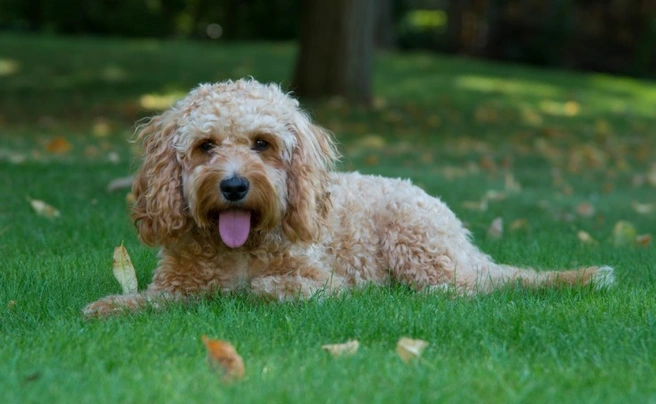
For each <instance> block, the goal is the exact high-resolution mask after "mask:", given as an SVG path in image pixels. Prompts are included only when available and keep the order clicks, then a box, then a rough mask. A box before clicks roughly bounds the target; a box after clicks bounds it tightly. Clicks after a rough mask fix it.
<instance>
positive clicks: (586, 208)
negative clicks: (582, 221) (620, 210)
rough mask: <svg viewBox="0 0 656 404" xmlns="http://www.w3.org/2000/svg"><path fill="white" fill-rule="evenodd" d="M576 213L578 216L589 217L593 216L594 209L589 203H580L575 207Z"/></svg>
mask: <svg viewBox="0 0 656 404" xmlns="http://www.w3.org/2000/svg"><path fill="white" fill-rule="evenodd" d="M576 213H577V214H578V215H579V216H583V217H591V216H593V215H594V214H595V207H594V205H593V204H591V203H590V202H581V203H579V204H578V205H576Z"/></svg>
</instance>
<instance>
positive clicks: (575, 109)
mask: <svg viewBox="0 0 656 404" xmlns="http://www.w3.org/2000/svg"><path fill="white" fill-rule="evenodd" d="M580 110H581V106H580V105H579V103H578V102H576V101H567V102H566V103H565V115H567V116H575V115H578V113H579V111H580Z"/></svg>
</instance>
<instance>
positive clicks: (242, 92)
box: [84, 80, 614, 316]
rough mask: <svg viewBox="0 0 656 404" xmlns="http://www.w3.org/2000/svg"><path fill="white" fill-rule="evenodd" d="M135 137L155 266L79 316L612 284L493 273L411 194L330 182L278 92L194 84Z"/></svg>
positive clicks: (327, 161)
mask: <svg viewBox="0 0 656 404" xmlns="http://www.w3.org/2000/svg"><path fill="white" fill-rule="evenodd" d="M138 138H139V139H140V140H141V141H142V142H143V164H142V166H141V168H140V170H139V171H138V173H137V174H136V177H135V180H134V184H133V192H134V195H135V197H136V203H135V205H134V208H133V213H132V218H133V220H134V222H135V224H136V226H137V228H138V231H139V235H140V238H141V240H142V241H143V242H145V243H146V244H149V245H153V246H160V247H161V250H160V256H159V264H158V267H157V269H156V270H155V273H154V276H153V281H152V283H151V284H150V286H149V287H148V289H147V290H146V291H143V292H140V293H136V294H127V295H113V296H108V297H105V298H103V299H100V300H98V301H96V302H94V303H91V304H90V305H88V306H87V307H86V308H85V309H84V312H85V314H86V315H89V316H94V315H99V316H102V315H107V314H110V313H112V312H115V311H117V310H120V309H125V308H127V309H136V308H140V307H143V306H145V305H147V304H155V305H162V304H163V303H166V302H169V301H173V300H180V299H185V298H187V297H190V296H197V295H203V294H212V293H216V292H218V291H221V292H229V291H234V290H240V289H243V290H248V291H251V292H252V293H256V294H260V295H266V296H270V297H273V298H274V299H287V298H298V297H309V296H312V295H313V294H315V293H316V292H318V291H325V292H326V293H331V292H335V291H339V290H342V289H344V288H349V287H355V286H358V285H363V284H367V283H374V284H381V285H386V284H389V283H390V282H391V281H398V282H402V283H404V284H407V285H410V286H411V287H413V288H416V289H426V288H428V289H438V290H445V289H446V290H454V291H455V292H456V293H466V294H472V293H477V292H490V291H492V290H494V289H495V288H498V287H500V286H502V285H504V284H507V283H509V282H520V283H521V284H523V285H525V286H527V287H541V286H546V285H586V284H593V286H594V287H605V286H609V285H611V284H612V283H613V281H614V278H613V269H612V268H610V267H606V266H604V267H589V268H583V269H578V270H571V271H563V272H536V271H534V270H531V269H520V268H515V267H512V266H508V265H500V264H496V263H495V262H494V261H493V260H492V259H491V258H490V257H489V256H487V255H486V254H484V253H483V252H481V251H480V250H479V249H478V248H476V247H475V246H474V245H473V244H472V243H471V241H470V234H469V232H468V231H467V230H466V229H465V228H464V227H463V225H462V223H461V222H460V220H458V219H457V218H456V216H455V215H454V213H453V212H452V211H451V210H450V209H449V208H448V207H447V206H446V205H445V204H444V203H443V202H442V201H440V200H439V199H438V198H435V197H432V196H429V195H427V194H426V193H425V192H424V191H423V190H421V189H420V188H418V187H416V186H414V185H412V184H411V183H410V182H409V181H404V180H399V179H388V178H382V177H378V176H370V175H361V174H358V173H340V172H334V171H333V165H334V163H335V161H336V160H337V158H338V153H337V150H336V148H335V143H334V141H333V138H332V136H331V135H330V134H329V133H328V132H327V131H326V130H324V129H322V128H320V127H319V126H317V125H315V124H313V123H312V122H311V121H310V119H309V118H308V116H307V115H306V114H305V113H304V112H303V111H302V110H301V109H300V108H299V104H298V102H297V101H296V100H295V99H293V98H292V97H290V96H289V95H288V94H285V93H284V92H282V91H281V90H280V87H279V86H278V85H275V84H261V83H258V82H257V81H255V80H238V81H226V82H222V83H217V84H203V85H200V86H199V87H197V88H196V89H194V90H193V91H191V92H190V93H189V94H188V95H187V96H186V97H185V98H184V99H182V100H181V101H179V102H178V103H177V104H175V105H174V106H173V107H172V108H170V109H169V110H167V111H165V112H164V113H162V114H161V115H159V116H156V117H154V118H153V119H151V120H150V121H149V122H148V123H147V124H146V125H144V126H142V127H141V128H140V132H139V134H138Z"/></svg>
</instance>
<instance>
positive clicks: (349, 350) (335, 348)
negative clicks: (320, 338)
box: [321, 340, 360, 358]
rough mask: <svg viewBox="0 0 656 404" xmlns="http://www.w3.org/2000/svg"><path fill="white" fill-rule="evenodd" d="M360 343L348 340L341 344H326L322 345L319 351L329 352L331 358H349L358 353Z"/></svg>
mask: <svg viewBox="0 0 656 404" xmlns="http://www.w3.org/2000/svg"><path fill="white" fill-rule="evenodd" d="M359 347H360V342H358V340H350V341H347V342H345V343H343V344H328V345H323V346H322V347H321V349H323V350H324V351H327V352H329V353H330V354H331V355H332V356H333V357H335V358H337V357H339V356H351V355H353V354H355V353H356V352H357V351H358V348H359Z"/></svg>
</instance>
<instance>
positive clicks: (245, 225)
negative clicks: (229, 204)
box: [219, 210, 251, 248]
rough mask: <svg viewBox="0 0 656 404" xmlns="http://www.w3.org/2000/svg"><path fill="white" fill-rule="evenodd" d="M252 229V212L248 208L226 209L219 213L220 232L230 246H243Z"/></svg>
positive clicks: (222, 238)
mask: <svg viewBox="0 0 656 404" xmlns="http://www.w3.org/2000/svg"><path fill="white" fill-rule="evenodd" d="M250 229H251V212H249V211H247V210H226V211H224V212H221V213H220V214H219V234H220V235H221V240H223V242H224V243H225V245H227V246H228V247H230V248H237V247H241V246H243V245H244V243H245V242H246V239H247V238H248V232H249V231H250Z"/></svg>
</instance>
